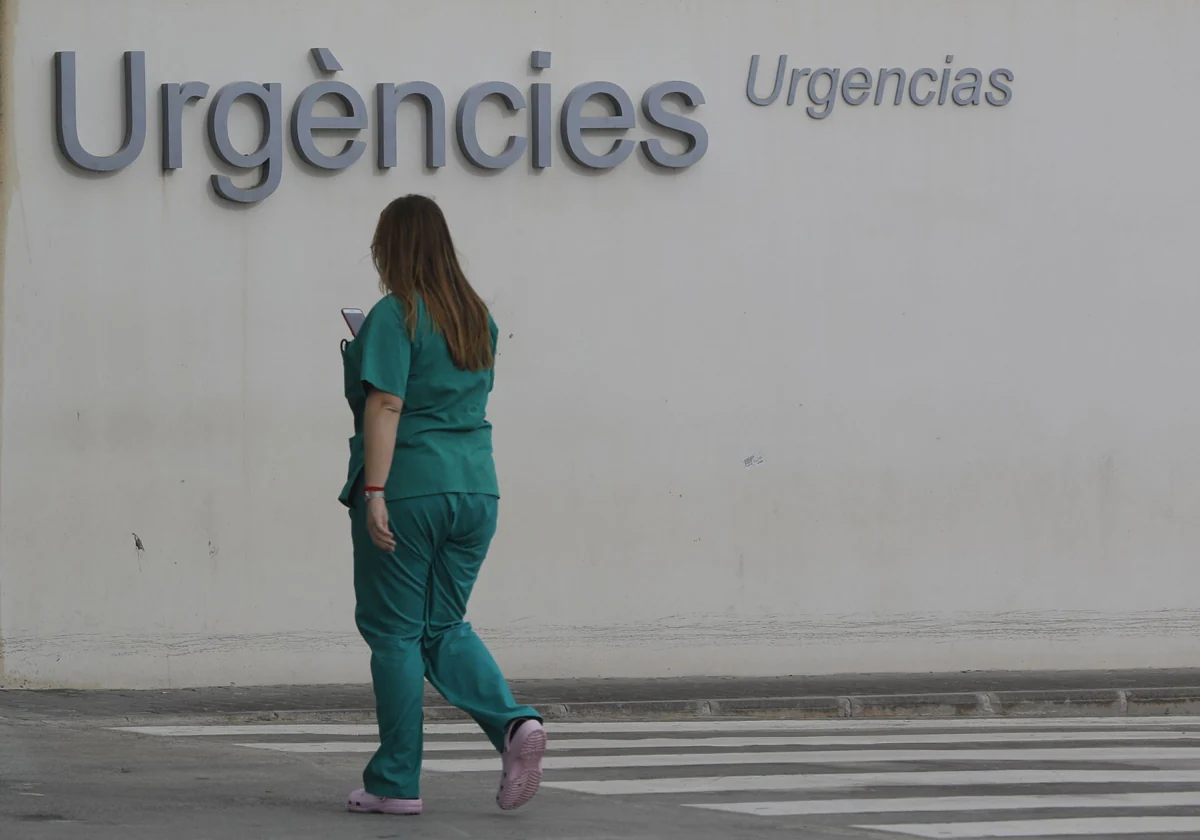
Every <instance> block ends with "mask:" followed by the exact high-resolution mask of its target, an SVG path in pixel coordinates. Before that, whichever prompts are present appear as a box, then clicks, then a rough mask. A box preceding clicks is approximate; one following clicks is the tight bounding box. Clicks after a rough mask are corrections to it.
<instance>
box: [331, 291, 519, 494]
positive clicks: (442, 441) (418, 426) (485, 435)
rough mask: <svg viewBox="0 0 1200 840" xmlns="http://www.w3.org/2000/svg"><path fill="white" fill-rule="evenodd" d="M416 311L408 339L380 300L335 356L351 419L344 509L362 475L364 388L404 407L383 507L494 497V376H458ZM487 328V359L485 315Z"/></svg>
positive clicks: (396, 303)
mask: <svg viewBox="0 0 1200 840" xmlns="http://www.w3.org/2000/svg"><path fill="white" fill-rule="evenodd" d="M416 306H417V325H416V330H415V335H414V336H413V337H412V338H410V337H409V334H408V328H407V326H406V325H405V318H404V310H405V306H404V304H403V302H401V301H400V300H399V299H398V298H396V297H395V296H394V295H390V294H389V295H387V296H385V297H383V298H381V299H380V300H379V301H378V302H377V303H376V304H375V305H374V306H373V307H372V308H371V311H370V312H369V313H368V314H367V317H366V320H365V321H364V322H363V325H362V328H361V329H360V330H359V331H358V335H356V336H355V337H354V339H353V340H352V341H350V342H349V344H347V345H346V349H345V350H344V351H343V353H342V369H343V375H344V378H345V392H346V401H347V402H348V403H349V404H350V410H351V412H353V414H354V436H353V437H352V438H350V465H349V470H348V472H347V477H346V484H345V486H344V487H343V488H342V492H341V495H340V496H339V497H338V499H339V501H341V502H342V504H344V505H346V506H347V507H350V506H351V505H352V499H351V495H352V494H353V493H354V491H355V484H356V483H357V482H358V480H359V477H360V475H361V473H362V471H363V454H364V453H363V412H364V410H365V408H366V403H367V386H368V385H370V386H371V387H374V388H377V389H379V390H380V391H384V392H386V393H389V394H394V395H395V396H397V397H400V398H401V399H402V400H404V408H403V410H402V411H401V412H400V421H399V423H398V425H397V428H396V449H395V452H394V454H393V455H392V468H391V471H390V472H389V474H388V480H387V486H386V488H385V490H386V493H385V495H386V498H387V499H388V501H392V500H395V499H409V498H414V497H417V496H431V495H435V494H438V493H482V494H486V495H490V496H499V495H500V490H499V486H498V484H497V481H496V467H495V463H494V461H493V458H492V426H491V423H489V422H488V420H487V419H486V413H487V401H488V395H489V394H490V393H491V390H492V385H493V382H494V380H495V371H494V370H492V369H489V370H481V371H469V370H461V369H459V368H458V367H457V366H456V365H455V364H454V360H453V358H452V357H451V356H450V350H449V348H448V347H447V346H446V341H445V339H444V338H442V336H441V334H440V333H438V332H437V331H435V330H434V329H433V322H432V320H431V319H430V317H429V312H428V311H427V310H426V308H425V304H424V302H423V301H422V300H421V299H420V296H418V297H417V303H416ZM488 327H489V331H490V332H491V336H492V352H493V354H494V353H495V350H496V343H497V339H498V332H499V330H498V329H497V327H496V323H495V321H493V320H492V318H491V316H490V315H489V316H488Z"/></svg>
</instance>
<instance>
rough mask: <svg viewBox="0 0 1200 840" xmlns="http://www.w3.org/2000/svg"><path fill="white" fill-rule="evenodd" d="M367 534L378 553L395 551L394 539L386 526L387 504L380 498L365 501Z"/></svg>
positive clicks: (389, 528) (390, 530)
mask: <svg viewBox="0 0 1200 840" xmlns="http://www.w3.org/2000/svg"><path fill="white" fill-rule="evenodd" d="M367 533H369V534H370V535H371V542H373V543H375V547H376V548H378V549H379V550H380V551H386V552H388V553H391V552H393V551H395V550H396V537H395V535H393V534H392V529H391V526H389V525H388V510H387V502H386V501H384V500H383V499H380V498H374V499H368V500H367Z"/></svg>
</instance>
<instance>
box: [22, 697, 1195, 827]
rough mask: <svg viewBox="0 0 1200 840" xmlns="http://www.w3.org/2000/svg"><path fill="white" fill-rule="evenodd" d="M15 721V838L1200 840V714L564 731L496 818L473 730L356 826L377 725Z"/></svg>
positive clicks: (623, 725) (491, 766)
mask: <svg viewBox="0 0 1200 840" xmlns="http://www.w3.org/2000/svg"><path fill="white" fill-rule="evenodd" d="M115 725H117V724H107V725H106V724H100V723H94V722H93V723H87V722H82V721H64V720H44V719H43V720H30V719H26V720H19V721H18V720H14V719H9V720H0V837H3V838H5V840H76V838H87V840H138V838H146V840H151V838H153V840H162V838H171V840H207V839H208V838H213V840H242V838H245V839H246V840H251V838H253V840H264V839H265V838H281V840H282V838H289V840H309V838H313V840H315V839H316V838H322V840H325V839H326V838H351V840H357V838H364V840H365V838H390V837H400V836H403V837H416V838H455V840H459V838H487V840H493V838H510V837H511V838H522V840H540V838H545V839H546V840H550V838H554V840H571V839H572V838H573V839H575V840H602V838H604V839H607V838H621V840H639V839H640V838H647V839H648V838H656V839H661V840H668V839H669V838H680V840H685V838H686V839H688V840H692V839H695V840H705V839H706V838H712V840H717V838H720V840H726V838H731V837H734V838H778V837H781V836H786V837H788V838H801V840H826V839H827V838H828V840H832V838H835V837H836V838H843V839H844V838H868V837H873V838H891V840H904V838H912V837H918V838H951V840H956V839H957V838H987V837H1024V838H1037V840H1048V838H1054V839H1055V840H1058V839H1059V838H1065V837H1088V838H1108V837H1125V838H1128V837H1147V838H1149V837H1155V838H1167V840H1185V838H1196V837H1200V718H1163V717H1158V718H1104V719H1071V718H1053V719H995V718H992V719H980V718H974V719H972V718H963V719H954V720H923V721H913V722H909V721H886V720H867V721H846V720H831V721H820V720H809V721H801V720H769V721H768V720H763V721H745V720H741V721H739V720H725V719H720V720H710V721H701V720H687V721H678V720H676V721H663V722H658V723H655V722H632V721H622V722H614V723H609V724H604V723H558V724H552V725H551V727H550V735H551V749H550V754H549V755H548V757H547V760H546V781H545V784H544V786H543V789H542V792H541V794H540V795H539V796H538V797H537V798H536V799H535V800H534V801H533V803H532V804H531V805H529V806H528V807H527V808H526V809H523V810H521V811H518V812H515V813H510V814H506V813H502V812H500V811H499V810H498V809H497V808H496V806H495V804H494V800H493V797H494V793H495V785H496V782H497V779H498V770H499V760H498V759H497V758H496V756H495V755H494V754H493V753H491V752H490V751H489V750H490V748H489V746H488V744H487V743H486V742H485V741H484V740H483V738H482V737H481V736H480V735H479V734H477V733H476V732H475V731H474V730H473V728H472V726H471V725H467V724H458V723H442V724H430V725H428V727H427V729H428V736H427V739H426V747H427V749H426V759H425V764H426V774H425V780H424V783H423V791H422V793H423V796H424V798H425V803H426V813H425V814H424V815H423V816H421V817H415V818H411V817H410V818H397V817H373V816H360V815H353V814H348V813H346V812H345V811H344V797H345V794H346V793H347V792H348V791H349V790H351V789H352V788H353V787H356V786H357V784H358V774H359V771H360V769H361V767H362V764H363V762H364V761H365V760H366V758H367V755H368V754H369V752H370V751H371V750H372V749H373V747H374V737H373V731H372V728H371V726H370V725H369V724H367V725H361V724H357V725H356V724H329V723H324V724H297V723H296V722H289V723H287V724H243V725H237V726H233V727H221V726H213V725H197V726H183V727H175V726H172V727H161V726H151V727H146V728H137V729H136V730H135V731H128V730H124V729H114V728H111V727H112V726H115Z"/></svg>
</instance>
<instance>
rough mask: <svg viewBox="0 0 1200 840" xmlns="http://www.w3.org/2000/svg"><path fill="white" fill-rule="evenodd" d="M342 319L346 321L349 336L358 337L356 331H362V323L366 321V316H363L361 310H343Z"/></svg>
mask: <svg viewBox="0 0 1200 840" xmlns="http://www.w3.org/2000/svg"><path fill="white" fill-rule="evenodd" d="M342 317H343V318H345V319H346V326H347V327H349V328H350V335H358V331H359V330H360V329H362V325H363V321H365V320H367V316H366V315H364V314H363V311H362V310H361V309H343V310H342Z"/></svg>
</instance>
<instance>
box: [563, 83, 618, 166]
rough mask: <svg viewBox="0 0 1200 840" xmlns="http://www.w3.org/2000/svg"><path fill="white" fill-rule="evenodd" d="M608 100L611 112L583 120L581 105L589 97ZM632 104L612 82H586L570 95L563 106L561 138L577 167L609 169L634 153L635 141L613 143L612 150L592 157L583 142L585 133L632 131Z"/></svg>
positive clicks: (592, 153) (593, 154) (592, 154)
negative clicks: (579, 165) (603, 115)
mask: <svg viewBox="0 0 1200 840" xmlns="http://www.w3.org/2000/svg"><path fill="white" fill-rule="evenodd" d="M597 96H598V97H602V98H603V99H606V100H608V102H609V104H610V105H611V106H612V109H613V113H612V114H611V115H610V116H605V117H585V116H584V115H583V106H584V105H586V104H587V101H588V100H589V99H591V98H592V97H597ZM634 124H635V118H634V115H633V101H632V100H631V99H630V98H629V94H627V93H626V92H625V90H624V89H623V88H621V87H620V86H619V85H615V84H613V83H612V82H587V83H586V84H582V85H579V86H578V87H577V88H575V89H574V90H573V91H571V92H570V93H569V94H567V98H566V101H565V102H563V107H562V138H563V145H564V146H566V147H567V154H569V155H570V156H571V158H572V159H573V160H574V161H575V162H576V163H578V164H581V165H582V166H586V167H589V168H591V169H612V168H613V167H614V166H620V165H621V164H622V163H624V162H625V159H626V158H627V157H629V154H630V152H632V151H633V147H634V142H633V141H632V140H627V139H619V140H614V141H613V144H612V148H611V149H609V150H608V151H607V152H605V153H604V154H602V155H598V154H595V153H594V152H592V151H591V150H590V149H588V147H587V145H586V144H585V143H584V142H583V132H585V131H606V130H614V129H616V130H624V129H629V128H633V126H634Z"/></svg>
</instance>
